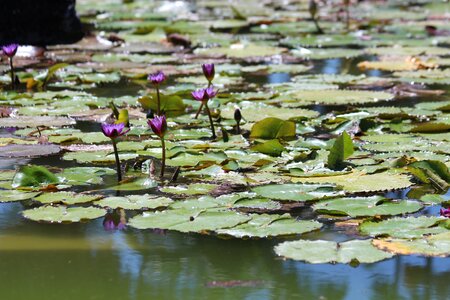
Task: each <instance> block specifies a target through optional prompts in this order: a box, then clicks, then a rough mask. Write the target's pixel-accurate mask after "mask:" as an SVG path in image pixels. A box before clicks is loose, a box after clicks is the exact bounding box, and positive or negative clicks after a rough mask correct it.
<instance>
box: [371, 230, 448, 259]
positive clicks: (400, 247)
mask: <svg viewBox="0 0 450 300" xmlns="http://www.w3.org/2000/svg"><path fill="white" fill-rule="evenodd" d="M373 244H374V245H375V246H376V247H377V248H379V249H382V250H384V251H389V252H391V253H395V254H403V255H411V254H415V255H423V256H449V255H450V232H445V233H440V234H436V235H431V236H428V237H425V238H423V239H415V240H411V239H391V238H386V239H375V240H373Z"/></svg>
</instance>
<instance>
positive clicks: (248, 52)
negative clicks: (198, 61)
mask: <svg viewBox="0 0 450 300" xmlns="http://www.w3.org/2000/svg"><path fill="white" fill-rule="evenodd" d="M285 51H286V49H285V48H278V47H272V46H263V45H256V44H232V45H230V47H216V48H208V49H202V48H200V49H196V50H195V51H194V53H195V54H199V55H207V56H219V55H224V56H227V57H230V58H249V57H264V56H274V55H279V54H281V53H283V52H285Z"/></svg>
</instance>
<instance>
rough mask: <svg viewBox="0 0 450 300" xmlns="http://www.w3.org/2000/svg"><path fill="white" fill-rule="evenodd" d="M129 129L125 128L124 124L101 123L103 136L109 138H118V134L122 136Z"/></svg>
mask: <svg viewBox="0 0 450 300" xmlns="http://www.w3.org/2000/svg"><path fill="white" fill-rule="evenodd" d="M128 131H130V129H127V130H125V124H123V123H119V124H107V123H103V124H102V132H103V134H104V135H105V136H107V137H109V138H110V139H115V138H118V137H119V136H122V135H124V134H126V133H127V132H128Z"/></svg>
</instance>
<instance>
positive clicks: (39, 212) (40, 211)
mask: <svg viewBox="0 0 450 300" xmlns="http://www.w3.org/2000/svg"><path fill="white" fill-rule="evenodd" d="M105 214H106V210H104V209H101V208H96V207H66V206H41V207H38V208H33V209H27V210H24V211H23V212H22V215H23V216H24V217H25V218H27V219H30V220H33V221H39V222H49V223H72V222H82V221H86V220H92V219H97V218H100V217H103V216H104V215H105Z"/></svg>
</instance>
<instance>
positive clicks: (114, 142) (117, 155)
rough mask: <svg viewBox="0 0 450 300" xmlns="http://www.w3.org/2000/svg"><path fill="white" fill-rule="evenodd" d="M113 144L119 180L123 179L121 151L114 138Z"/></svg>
mask: <svg viewBox="0 0 450 300" xmlns="http://www.w3.org/2000/svg"><path fill="white" fill-rule="evenodd" d="M112 144H113V148H114V156H115V157H116V168H117V181H118V182H121V181H122V169H121V167H120V160H119V152H118V151H117V144H116V141H115V140H114V139H112Z"/></svg>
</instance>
